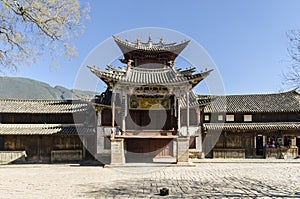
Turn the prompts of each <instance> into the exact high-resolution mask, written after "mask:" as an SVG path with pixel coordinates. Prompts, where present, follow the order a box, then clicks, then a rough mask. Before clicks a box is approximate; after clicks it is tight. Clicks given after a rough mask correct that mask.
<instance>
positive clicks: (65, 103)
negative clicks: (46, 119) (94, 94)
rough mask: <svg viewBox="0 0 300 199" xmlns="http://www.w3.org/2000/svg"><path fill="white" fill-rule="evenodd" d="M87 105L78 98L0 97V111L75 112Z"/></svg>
mask: <svg viewBox="0 0 300 199" xmlns="http://www.w3.org/2000/svg"><path fill="white" fill-rule="evenodd" d="M87 107H88V104H86V103H84V102H82V101H76V100H74V101H72V100H21V99H0V113H75V112H82V111H85V110H87Z"/></svg>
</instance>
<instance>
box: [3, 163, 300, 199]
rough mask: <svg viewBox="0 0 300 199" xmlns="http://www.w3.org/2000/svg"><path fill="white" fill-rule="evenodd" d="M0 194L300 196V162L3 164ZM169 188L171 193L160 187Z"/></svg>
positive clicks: (191, 196) (141, 196)
mask: <svg viewBox="0 0 300 199" xmlns="http://www.w3.org/2000/svg"><path fill="white" fill-rule="evenodd" d="M0 178H1V179H2V180H1V181H0V194H1V195H0V198H257V197H259V198H300V180H299V179H300V164H295V163H294V164H293V163H200V164H197V165H196V167H127V168H102V167H96V166H78V165H9V166H7V165H6V166H1V167H0ZM164 187H166V188H169V190H170V195H169V196H159V189H161V188H164Z"/></svg>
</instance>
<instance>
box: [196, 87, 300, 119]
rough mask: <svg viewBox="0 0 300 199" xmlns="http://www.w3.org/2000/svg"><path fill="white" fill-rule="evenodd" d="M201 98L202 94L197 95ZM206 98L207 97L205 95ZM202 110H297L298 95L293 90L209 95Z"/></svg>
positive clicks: (208, 111)
mask: <svg viewBox="0 0 300 199" xmlns="http://www.w3.org/2000/svg"><path fill="white" fill-rule="evenodd" d="M199 98H200V99H201V98H203V96H201V95H200V96H199ZM206 98H208V97H206ZM210 98H211V99H212V100H211V101H212V102H211V104H210V105H208V106H206V107H205V109H204V111H205V112H206V113H210V112H228V113H239V112H242V113H253V112H299V111H300V95H299V93H297V92H296V91H295V90H292V91H289V92H283V93H276V94H253V95H227V96H211V97H210Z"/></svg>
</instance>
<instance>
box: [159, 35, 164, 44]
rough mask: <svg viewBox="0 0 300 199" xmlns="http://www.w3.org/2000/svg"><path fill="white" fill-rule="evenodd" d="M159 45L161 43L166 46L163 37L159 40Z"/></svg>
mask: <svg viewBox="0 0 300 199" xmlns="http://www.w3.org/2000/svg"><path fill="white" fill-rule="evenodd" d="M159 43H160V45H164V40H163V38H162V37H161V38H160V39H159Z"/></svg>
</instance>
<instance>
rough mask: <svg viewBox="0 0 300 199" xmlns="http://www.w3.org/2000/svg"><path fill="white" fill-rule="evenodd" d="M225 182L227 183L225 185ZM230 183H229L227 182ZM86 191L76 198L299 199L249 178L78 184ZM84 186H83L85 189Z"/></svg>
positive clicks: (296, 194) (292, 193) (289, 193)
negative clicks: (163, 192) (162, 192)
mask: <svg viewBox="0 0 300 199" xmlns="http://www.w3.org/2000/svg"><path fill="white" fill-rule="evenodd" d="M228 180H229V182H228ZM231 182H232V183H231ZM82 186H85V188H87V189H88V190H91V191H87V192H85V193H82V195H81V196H80V197H93V198H103V197H121V198H126V197H129V198H150V197H151V198H158V197H163V198H211V197H212V198H220V197H226V198H256V197H271V198H278V197H279V198H300V192H293V191H288V190H287V189H286V187H285V188H284V187H281V188H280V187H277V186H269V185H268V184H265V183H264V182H261V181H257V180H253V179H242V180H239V179H237V178H227V179H226V183H225V182H219V183H217V182H209V181H201V179H200V180H197V181H195V180H176V179H163V180H160V179H158V180H152V179H144V178H143V179H128V180H123V181H115V182H113V183H111V184H109V185H101V184H97V185H96V184H88V185H82ZM86 186H87V187H86ZM162 188H168V189H169V192H170V195H169V196H160V195H159V190H160V189H162Z"/></svg>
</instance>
